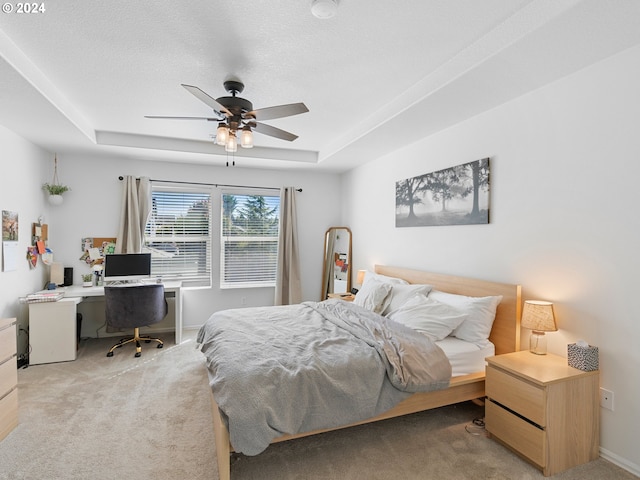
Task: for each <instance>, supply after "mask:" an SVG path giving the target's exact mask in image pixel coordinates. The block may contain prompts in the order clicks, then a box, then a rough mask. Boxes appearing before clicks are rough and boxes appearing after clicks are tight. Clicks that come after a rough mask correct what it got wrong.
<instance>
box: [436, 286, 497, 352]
mask: <svg viewBox="0 0 640 480" xmlns="http://www.w3.org/2000/svg"><path fill="white" fill-rule="evenodd" d="M429 298H431V299H433V300H436V301H438V302H441V303H446V304H447V305H450V306H452V307H455V308H457V309H458V310H461V311H463V312H464V313H466V314H467V319H466V320H465V321H464V322H462V323H461V324H460V325H459V326H458V327H457V328H455V329H454V330H453V333H452V335H453V336H454V337H457V338H459V339H461V340H466V341H467V342H472V343H478V342H482V341H484V340H487V339H488V338H489V334H490V333H491V327H492V326H493V320H494V319H495V318H496V308H498V304H499V303H500V302H501V301H502V295H498V296H491V297H466V296H464V295H455V294H453V293H446V292H441V291H439V290H432V291H431V292H429Z"/></svg>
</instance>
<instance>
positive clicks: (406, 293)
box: [382, 283, 432, 316]
mask: <svg viewBox="0 0 640 480" xmlns="http://www.w3.org/2000/svg"><path fill="white" fill-rule="evenodd" d="M431 288H432V287H431V285H421V284H416V285H409V284H400V283H392V284H391V293H390V294H389V299H388V300H387V306H386V308H385V309H384V310H383V311H382V314H383V315H385V316H389V314H391V313H393V311H394V310H397V309H398V308H400V307H401V306H402V305H404V304H405V302H406V301H407V300H409V299H410V298H412V297H413V296H414V295H417V294H423V295H425V296H426V295H427V294H428V293H429V292H430V291H431Z"/></svg>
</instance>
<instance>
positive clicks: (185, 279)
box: [143, 182, 215, 287]
mask: <svg viewBox="0 0 640 480" xmlns="http://www.w3.org/2000/svg"><path fill="white" fill-rule="evenodd" d="M163 192H164V193H175V194H185V195H189V194H193V195H206V196H208V208H207V214H208V225H207V228H208V232H207V233H206V234H202V235H199V236H183V235H172V236H163V235H160V236H155V237H152V236H151V235H149V233H148V232H149V228H152V227H150V226H149V225H150V223H151V222H153V221H154V219H153V215H154V208H157V207H155V201H154V200H153V198H154V194H156V193H163ZM151 195H152V210H151V212H150V214H149V219H148V220H147V225H146V226H145V234H144V246H143V251H149V250H150V248H151V247H150V246H149V244H150V243H167V242H177V243H183V242H184V243H188V242H189V241H191V242H202V241H204V242H205V255H204V258H205V272H203V273H202V274H198V273H195V274H194V273H190V272H184V271H183V272H178V273H174V274H172V273H167V272H166V271H161V272H159V271H157V270H156V271H154V257H153V256H152V258H151V275H152V276H153V277H158V278H162V279H163V280H170V281H171V280H175V281H181V282H182V285H183V286H185V287H211V286H212V278H213V261H212V259H213V249H214V248H215V245H214V243H213V233H214V229H213V225H214V223H213V201H214V191H213V188H211V187H203V186H198V185H184V184H177V183H176V184H172V183H170V182H166V183H164V182H163V183H162V184H153V183H152V185H151ZM187 204H188V203H187V202H185V204H184V207H185V208H186V207H187ZM194 204H195V203H194ZM157 218H158V217H156V221H157ZM156 268H157V266H156Z"/></svg>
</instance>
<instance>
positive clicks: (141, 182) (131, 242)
mask: <svg viewBox="0 0 640 480" xmlns="http://www.w3.org/2000/svg"><path fill="white" fill-rule="evenodd" d="M150 213H151V180H150V179H149V178H148V177H140V178H136V177H132V176H130V175H128V176H126V177H124V178H123V187H122V209H121V210H120V226H119V228H118V238H117V241H116V253H140V252H141V251H142V244H143V242H144V227H145V226H146V225H147V220H148V218H149V214H150Z"/></svg>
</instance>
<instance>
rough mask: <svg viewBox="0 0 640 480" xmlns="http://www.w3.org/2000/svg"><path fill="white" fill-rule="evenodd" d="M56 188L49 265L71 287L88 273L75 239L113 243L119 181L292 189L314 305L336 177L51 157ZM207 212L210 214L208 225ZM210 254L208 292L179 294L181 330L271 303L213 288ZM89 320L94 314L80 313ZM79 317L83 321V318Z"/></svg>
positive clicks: (267, 295) (307, 295)
mask: <svg viewBox="0 0 640 480" xmlns="http://www.w3.org/2000/svg"><path fill="white" fill-rule="evenodd" d="M58 172H59V176H60V180H61V182H63V183H65V184H67V185H69V186H70V187H71V191H70V192H67V193H65V195H64V197H65V200H64V204H63V205H61V206H59V207H54V208H52V212H51V215H50V219H51V221H50V223H51V230H52V234H51V240H50V245H51V248H52V249H53V250H54V254H55V257H56V260H58V261H62V262H63V263H64V265H65V266H67V267H73V268H74V283H75V284H79V283H81V278H80V275H81V274H82V273H89V267H87V266H86V265H85V264H84V263H83V262H81V261H80V260H79V257H80V256H81V254H82V250H81V239H82V238H83V237H115V236H116V234H117V229H118V218H119V215H120V195H121V191H122V182H121V181H119V180H118V177H119V176H120V175H135V176H143V175H144V176H148V177H151V178H152V179H161V180H176V181H187V182H189V181H190V182H203V183H221V184H234V185H236V184H240V185H255V186H268V187H280V186H290V185H291V186H295V187H299V188H302V189H303V191H302V192H301V193H297V197H296V202H297V213H298V235H299V240H300V252H299V253H300V258H301V262H302V271H301V275H302V279H303V283H302V289H303V298H304V300H319V297H320V284H321V280H322V258H323V245H324V232H325V230H326V229H327V228H328V227H329V226H331V225H336V224H337V223H336V222H338V220H339V218H340V205H341V202H340V178H339V176H338V175H336V174H320V173H317V172H314V173H310V172H306V173H305V172H302V171H288V172H287V171H276V170H252V169H246V168H241V167H229V168H227V167H211V166H204V165H187V164H176V163H171V162H150V161H140V160H138V161H136V160H122V159H115V158H109V157H107V158H86V157H81V156H77V155H61V154H59V155H58ZM215 219H216V217H215V212H214V221H216V220H215ZM218 265H219V261H218V256H217V255H214V257H213V272H214V280H213V282H214V287H213V288H206V289H193V290H187V291H186V292H185V294H184V308H183V312H184V324H185V326H186V327H187V328H189V327H191V328H195V327H198V326H200V325H202V324H203V323H204V322H205V321H206V319H207V318H209V316H210V315H211V314H212V313H214V312H215V311H218V310H222V309H225V308H234V307H240V306H242V305H243V304H244V305H246V306H258V305H272V304H273V296H274V290H273V288H260V289H232V290H220V289H219V288H218V287H217V285H218V274H219V267H218ZM85 313H88V314H89V316H93V315H95V309H92V310H89V309H88V308H87V309H85ZM85 317H87V315H85ZM102 321H103V320H102V319H101V318H97V319H92V318H84V319H83V332H82V334H83V336H85V335H86V336H95V326H96V323H98V325H100V324H101V323H102Z"/></svg>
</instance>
